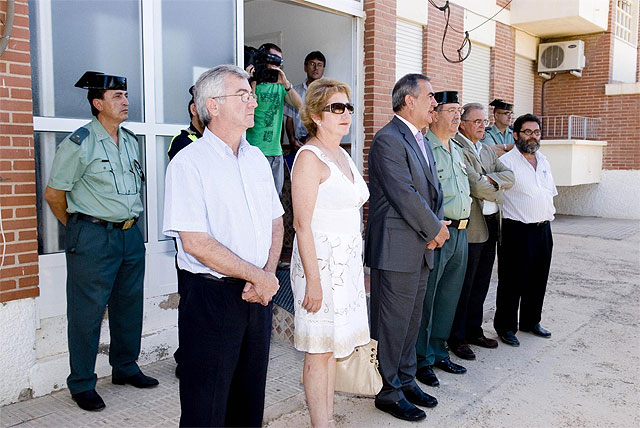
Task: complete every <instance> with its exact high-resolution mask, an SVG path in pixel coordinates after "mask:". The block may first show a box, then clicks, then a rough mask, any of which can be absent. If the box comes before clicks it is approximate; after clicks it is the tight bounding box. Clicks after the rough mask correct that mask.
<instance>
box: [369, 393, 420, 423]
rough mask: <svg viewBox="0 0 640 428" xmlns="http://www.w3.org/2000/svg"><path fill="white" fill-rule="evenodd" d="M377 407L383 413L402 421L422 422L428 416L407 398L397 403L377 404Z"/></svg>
mask: <svg viewBox="0 0 640 428" xmlns="http://www.w3.org/2000/svg"><path fill="white" fill-rule="evenodd" d="M375 405H376V407H377V408H378V409H380V410H382V411H383V412H386V413H389V414H390V415H391V416H395V417H396V418H398V419H402V420H404V421H410V422H415V421H421V420H423V419H424V418H426V417H427V414H426V413H425V412H424V411H423V410H421V409H418V408H417V407H416V406H414V405H413V404H411V403H409V401H407V399H406V398H403V399H402V400H400V401H398V402H396V403H378V402H376V403H375Z"/></svg>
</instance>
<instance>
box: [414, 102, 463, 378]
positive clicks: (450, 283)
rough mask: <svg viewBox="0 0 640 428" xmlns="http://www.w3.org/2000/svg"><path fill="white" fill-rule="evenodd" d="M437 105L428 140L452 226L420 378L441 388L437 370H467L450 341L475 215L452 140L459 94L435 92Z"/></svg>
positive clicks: (433, 279)
mask: <svg viewBox="0 0 640 428" xmlns="http://www.w3.org/2000/svg"><path fill="white" fill-rule="evenodd" d="M435 99H436V102H437V103H438V106H437V107H436V109H435V112H434V114H433V122H431V125H430V126H429V132H428V133H427V138H428V139H429V145H431V148H432V149H433V156H434V158H435V161H436V169H437V174H438V178H439V179H440V183H441V184H442V192H443V195H444V200H443V204H444V219H445V220H447V221H450V223H449V225H448V228H449V240H447V241H446V242H445V243H444V245H443V246H442V248H437V249H435V251H434V256H435V259H434V262H433V270H432V271H431V274H429V280H428V282H427V293H426V295H425V298H424V306H423V308H422V323H421V325H420V331H419V334H418V342H417V344H416V354H417V359H418V371H417V373H416V379H418V380H419V381H420V382H422V383H424V384H426V385H429V386H437V385H439V384H440V382H439V381H438V378H437V377H436V375H435V374H434V372H433V369H432V366H436V367H438V368H440V369H442V370H445V371H447V372H449V373H454V374H461V373H465V372H466V371H467V369H465V368H464V367H462V366H460V365H458V364H455V363H453V362H452V361H451V359H450V358H449V352H448V351H447V347H446V343H445V342H446V340H447V339H448V338H449V333H450V331H451V325H452V324H453V318H454V316H455V313H456V307H457V305H458V298H459V297H460V291H461V290H462V284H463V282H464V275H465V272H466V268H467V251H468V241H467V230H466V228H467V224H468V221H469V213H470V212H471V197H470V196H469V179H468V177H467V171H466V165H465V163H464V154H463V151H462V147H461V146H460V145H459V144H458V143H457V142H456V141H454V140H453V139H452V137H453V136H454V135H455V134H456V132H458V126H459V124H460V114H461V109H460V102H459V101H458V92H456V91H444V92H436V93H435Z"/></svg>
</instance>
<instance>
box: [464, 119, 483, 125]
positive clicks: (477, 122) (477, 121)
mask: <svg viewBox="0 0 640 428" xmlns="http://www.w3.org/2000/svg"><path fill="white" fill-rule="evenodd" d="M462 121H463V122H473V124H474V125H476V126H480V125H484V126H487V125H488V124H489V121H488V120H487V119H484V120H483V119H476V120H471V119H462Z"/></svg>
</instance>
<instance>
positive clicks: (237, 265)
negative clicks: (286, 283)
mask: <svg viewBox="0 0 640 428" xmlns="http://www.w3.org/2000/svg"><path fill="white" fill-rule="evenodd" d="M180 239H181V240H182V246H183V248H184V251H185V252H187V253H189V254H191V255H192V256H193V257H195V258H196V259H197V260H198V261H199V262H200V263H202V264H203V265H205V266H207V267H208V268H210V269H212V270H214V271H216V272H219V273H221V274H223V275H226V276H231V277H234V278H241V279H244V280H245V281H247V282H251V283H252V284H253V285H254V287H255V290H256V293H257V294H258V296H259V297H260V299H261V302H262V304H263V305H267V304H268V303H269V301H270V300H271V298H273V296H274V295H275V294H276V292H277V291H278V288H279V285H278V278H276V276H275V275H274V274H273V272H267V271H266V270H263V269H260V268H258V267H257V266H254V265H252V264H251V263H248V262H246V261H244V260H242V259H241V258H240V257H238V256H237V255H236V254H234V253H233V252H232V251H230V250H229V249H228V248H227V247H225V246H224V245H222V244H220V243H219V242H218V241H216V240H215V239H214V238H213V237H212V236H211V235H209V234H208V233H206V232H180ZM281 242H282V241H281ZM278 253H279V250H278ZM269 255H270V258H271V252H270V254H269ZM267 263H269V262H267Z"/></svg>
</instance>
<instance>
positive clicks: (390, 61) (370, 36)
mask: <svg viewBox="0 0 640 428" xmlns="http://www.w3.org/2000/svg"><path fill="white" fill-rule="evenodd" d="M364 10H365V13H366V14H367V17H366V19H365V21H364V148H363V160H364V162H363V163H364V171H363V175H364V178H365V180H367V182H368V181H369V169H368V161H369V148H370V147H371V140H372V139H373V136H374V135H375V133H376V132H377V131H378V130H379V129H380V128H382V127H383V126H384V125H386V124H387V122H389V120H391V118H392V117H393V110H392V109H391V90H392V89H393V85H394V84H395V79H396V0H365V2H364ZM367 213H368V208H367V207H365V210H364V215H365V218H366V216H367Z"/></svg>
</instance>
